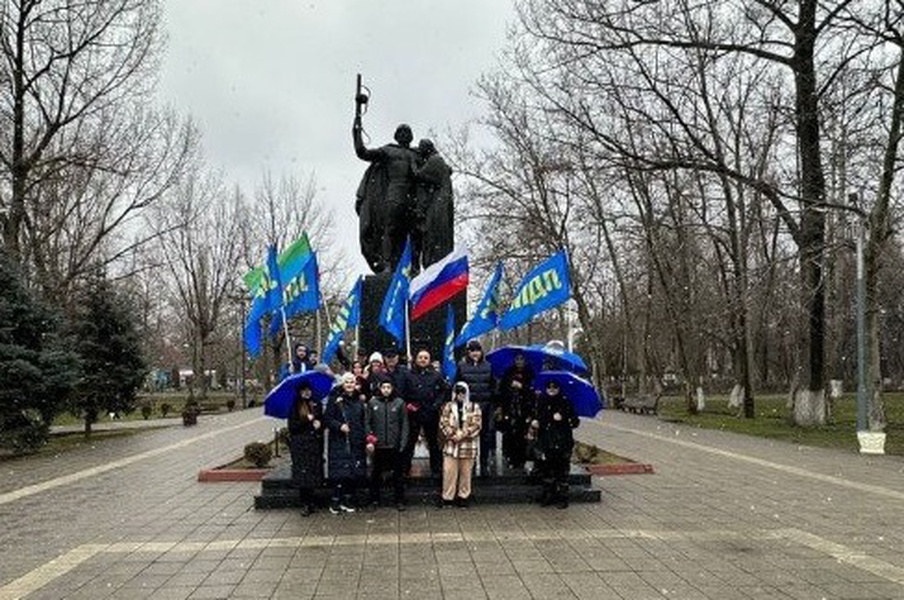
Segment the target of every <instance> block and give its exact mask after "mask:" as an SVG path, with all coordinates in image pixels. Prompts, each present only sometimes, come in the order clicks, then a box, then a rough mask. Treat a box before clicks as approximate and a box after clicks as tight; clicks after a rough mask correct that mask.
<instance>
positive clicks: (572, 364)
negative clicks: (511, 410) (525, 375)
mask: <svg viewBox="0 0 904 600" xmlns="http://www.w3.org/2000/svg"><path fill="white" fill-rule="evenodd" d="M518 354H523V355H524V359H525V361H527V364H528V366H530V368H531V369H532V370H533V372H534V373H539V372H540V371H543V370H551V369H555V370H559V371H572V372H574V373H578V374H579V375H586V374H587V373H589V369H587V365H586V363H584V360H583V359H582V358H581V357H580V356H578V355H577V354H575V353H574V352H568V351H566V350H559V349H557V348H554V347H549V346H542V345H539V344H538V345H536V346H503V347H502V348H497V349H495V350H492V351H490V352H488V353H487V361H489V363H490V366H491V367H492V368H493V375H494V376H495V377H497V378H499V377H502V376H503V375H504V374H505V370H506V369H508V368H509V367H510V366H512V365H513V364H515V356H517V355H518Z"/></svg>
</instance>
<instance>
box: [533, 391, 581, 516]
mask: <svg viewBox="0 0 904 600" xmlns="http://www.w3.org/2000/svg"><path fill="white" fill-rule="evenodd" d="M580 423H581V422H580V419H578V417H577V416H576V415H575V414H574V408H573V407H572V406H571V402H570V401H569V400H568V398H566V397H565V395H564V394H562V390H561V388H560V387H559V384H557V383H556V382H555V381H550V382H549V383H547V384H546V390H545V391H544V392H543V393H542V394H540V395H539V396H538V398H537V404H536V412H535V418H534V420H533V421H532V422H531V426H532V427H534V428H535V429H536V435H537V445H538V448H539V451H540V454H541V456H542V460H541V461H540V465H539V466H540V476H541V480H542V482H543V494H542V495H541V497H540V504H542V505H543V506H550V505H551V504H556V505H557V506H558V507H559V508H568V472H569V471H570V470H571V451H572V449H573V448H574V433H573V431H572V430H573V429H574V428H575V427H577V426H578V425H580Z"/></svg>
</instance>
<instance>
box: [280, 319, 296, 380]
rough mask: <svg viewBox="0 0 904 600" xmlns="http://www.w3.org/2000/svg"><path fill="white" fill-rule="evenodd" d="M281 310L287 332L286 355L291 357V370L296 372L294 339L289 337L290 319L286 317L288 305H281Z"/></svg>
mask: <svg viewBox="0 0 904 600" xmlns="http://www.w3.org/2000/svg"><path fill="white" fill-rule="evenodd" d="M279 311H280V312H281V313H282V324H283V330H284V331H285V333H286V356H288V357H289V372H290V373H294V372H295V368H294V363H293V362H292V339H291V338H290V337H289V320H288V319H286V307H285V306H280V307H279Z"/></svg>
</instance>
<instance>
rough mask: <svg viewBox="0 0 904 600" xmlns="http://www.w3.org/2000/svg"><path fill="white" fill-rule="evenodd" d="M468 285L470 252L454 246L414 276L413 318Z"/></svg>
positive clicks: (423, 313) (466, 287)
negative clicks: (449, 251) (442, 256)
mask: <svg viewBox="0 0 904 600" xmlns="http://www.w3.org/2000/svg"><path fill="white" fill-rule="evenodd" d="M466 289H468V254H467V251H466V250H464V249H456V250H453V251H452V252H451V253H450V254H448V255H446V256H445V257H444V258H442V259H441V260H439V261H437V262H435V263H433V264H432V265H430V266H429V267H427V268H426V269H424V271H423V273H421V274H420V275H418V276H417V277H415V278H414V279H412V280H411V295H410V299H411V320H412V321H414V320H416V319H419V318H420V317H422V316H424V315H425V314H427V313H428V312H430V311H431V310H433V309H434V308H436V307H437V306H439V305H441V304H442V303H443V302H446V301H447V300H449V299H451V298H453V297H454V296H455V295H456V294H458V293H460V292H463V291H465V290H466Z"/></svg>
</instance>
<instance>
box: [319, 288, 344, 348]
mask: <svg viewBox="0 0 904 600" xmlns="http://www.w3.org/2000/svg"><path fill="white" fill-rule="evenodd" d="M320 304H322V305H323V315H324V316H325V317H326V322H327V323H332V322H333V318H332V317H331V316H330V307H329V305H328V304H327V303H326V302H324V301H323V297H321V298H320ZM340 308H341V307H340ZM320 328H321V323H320V311H319V310H318V311H317V348H318V349H319V350H320V352H323V347H322V346H321V345H320V342H321V341H322V340H321V333H320Z"/></svg>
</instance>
